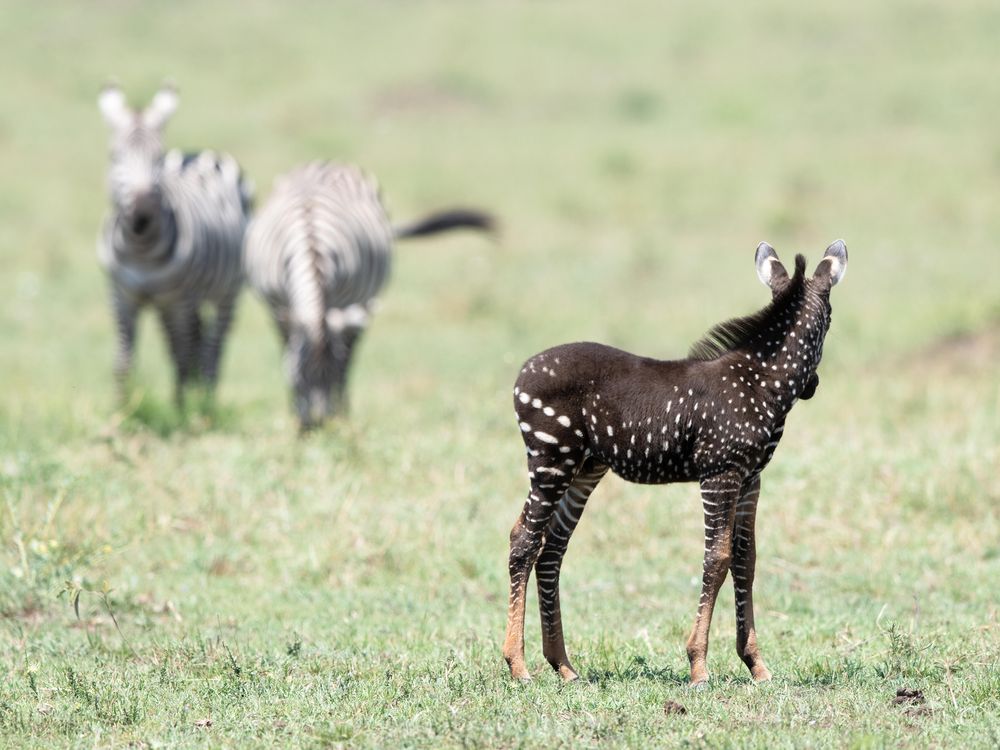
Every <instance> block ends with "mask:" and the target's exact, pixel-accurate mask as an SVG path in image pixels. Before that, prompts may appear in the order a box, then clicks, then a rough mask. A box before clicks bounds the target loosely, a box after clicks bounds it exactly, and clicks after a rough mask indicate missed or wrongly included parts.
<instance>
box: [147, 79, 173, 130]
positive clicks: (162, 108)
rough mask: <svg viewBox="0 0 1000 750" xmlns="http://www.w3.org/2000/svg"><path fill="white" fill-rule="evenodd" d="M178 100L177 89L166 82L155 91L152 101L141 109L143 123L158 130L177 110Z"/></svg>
mask: <svg viewBox="0 0 1000 750" xmlns="http://www.w3.org/2000/svg"><path fill="white" fill-rule="evenodd" d="M179 102H180V97H178V96H177V90H176V89H175V88H174V87H173V86H171V85H170V84H166V85H165V86H164V87H163V88H161V89H160V90H159V91H157V92H156V96H154V97H153V101H151V102H150V103H149V106H148V107H146V109H144V110H143V112H142V121H143V123H145V125H146V127H149V128H153V129H154V130H159V129H160V128H162V127H163V126H164V125H166V124H167V120H169V119H170V116H171V115H172V114H173V113H174V112H176V111H177V105H178V103H179Z"/></svg>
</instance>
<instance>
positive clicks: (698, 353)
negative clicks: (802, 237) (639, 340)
mask: <svg viewBox="0 0 1000 750" xmlns="http://www.w3.org/2000/svg"><path fill="white" fill-rule="evenodd" d="M805 272H806V259H805V256H804V255H796V256H795V275H794V276H793V277H792V278H791V279H789V280H788V282H787V283H786V284H785V288H784V289H782V290H781V292H780V293H779V294H778V295H777V296H776V297H775V298H774V299H773V300H772V301H771V304H769V305H768V306H767V307H765V308H763V309H761V310H758V311H757V312H755V313H753V314H752V315H747V316H745V317H742V318H732V319H731V320H727V321H725V322H723V323H719V324H718V325H717V326H714V327H713V328H712V329H711V330H709V332H708V333H706V334H705V336H704V337H703V338H702V339H700V340H699V341H697V342H695V343H694V344H692V345H691V350H690V351H689V352H688V357H689V358H690V359H695V360H699V361H703V362H707V361H709V360H713V359H718V358H719V357H721V356H722V355H724V354H728V353H729V352H733V351H736V350H738V349H740V348H742V347H743V346H745V345H746V344H748V343H749V342H750V341H752V340H753V339H754V338H755V337H756V336H757V335H758V334H760V333H761V332H762V331H766V330H767V329H768V328H769V327H770V326H772V325H773V324H774V323H775V321H777V320H778V319H780V318H783V317H784V316H785V314H786V312H787V311H788V307H789V305H790V304H791V303H792V302H794V300H795V299H797V298H798V296H799V292H800V291H801V290H802V286H803V285H804V284H805Z"/></svg>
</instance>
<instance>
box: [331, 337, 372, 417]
mask: <svg viewBox="0 0 1000 750" xmlns="http://www.w3.org/2000/svg"><path fill="white" fill-rule="evenodd" d="M364 330H365V329H364V328H353V327H352V328H345V329H344V330H343V331H341V332H340V333H339V335H337V336H335V338H334V341H333V393H332V398H331V399H330V401H329V405H328V408H327V413H328V414H346V413H347V376H348V374H349V373H350V368H351V361H352V358H353V356H354V347H355V345H357V343H358V339H360V338H361V334H362V332H363V331H364Z"/></svg>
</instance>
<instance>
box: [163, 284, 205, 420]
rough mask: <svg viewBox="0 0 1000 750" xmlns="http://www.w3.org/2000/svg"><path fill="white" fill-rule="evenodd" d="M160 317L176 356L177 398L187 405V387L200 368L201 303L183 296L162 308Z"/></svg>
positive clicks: (179, 404) (179, 403)
mask: <svg viewBox="0 0 1000 750" xmlns="http://www.w3.org/2000/svg"><path fill="white" fill-rule="evenodd" d="M160 321H161V322H162V323H163V330H164V331H165V332H166V335H167V343H168V344H169V345H170V354H171V357H172V358H173V360H174V370H175V372H176V382H175V386H174V401H175V402H176V404H177V407H178V408H181V407H183V405H184V388H185V386H186V385H187V383H188V381H190V380H191V377H192V376H193V375H195V374H196V373H197V372H198V350H199V346H198V344H199V341H200V338H201V321H200V319H199V318H198V310H197V307H196V306H195V305H194V304H193V303H192V302H190V301H189V300H180V301H178V302H176V303H174V304H173V305H171V306H170V307H166V308H162V309H161V310H160Z"/></svg>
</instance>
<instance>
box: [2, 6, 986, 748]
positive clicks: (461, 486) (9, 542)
mask: <svg viewBox="0 0 1000 750" xmlns="http://www.w3.org/2000/svg"><path fill="white" fill-rule="evenodd" d="M0 16H2V17H3V23H2V25H0V71H2V72H0V80H2V82H3V95H2V96H0V165H2V169H0V175H2V176H0V267H2V269H3V271H2V272H0V300H2V301H0V355H2V361H0V500H2V507H0V674H3V675H5V676H6V679H4V680H3V681H2V682H0V736H2V737H3V745H4V746H5V747H56V746H66V747H128V746H131V747H160V746H171V747H174V746H181V747H188V746H193V747H245V746H254V745H256V746H261V747H274V746H297V745H301V746H309V747H325V746H333V747H335V746H345V747H396V746H422V747H458V746H498V747H535V746H538V747H541V746H544V747H559V746H565V747H574V748H577V747H609V746H627V747H650V746H677V745H685V746H706V747H760V748H780V747H803V746H810V747H830V748H839V747H845V746H847V747H859V748H867V747H899V746H909V747H914V746H931V747H942V748H945V747H947V748H950V747H996V746H997V745H998V744H1000V719H998V716H1000V656H998V654H1000V632H998V624H997V619H998V597H997V593H996V592H997V585H996V581H998V580H1000V518H998V512H997V508H998V502H1000V480H998V477H1000V448H998V445H1000V389H998V382H1000V377H998V375H1000V274H998V273H997V270H998V262H997V257H998V256H997V237H1000V210H998V206H1000V135H998V133H1000V129H998V123H1000V98H998V97H996V96H994V95H993V94H994V92H995V90H996V71H997V70H998V66H1000V52H998V50H997V44H996V40H997V38H998V35H1000V9H998V8H997V7H996V5H995V3H988V2H985V1H983V2H958V3H945V2H924V3H903V2H891V3H883V4H875V3H864V2H860V1H859V0H848V1H847V2H836V3H834V2H821V3H810V4H808V6H806V5H798V4H782V3H778V2H767V3H757V4H754V9H753V10H751V9H750V8H749V7H746V8H745V7H743V6H742V5H734V4H724V3H714V2H713V3H707V4H704V3H703V4H698V5H697V6H694V5H690V6H689V5H681V4H664V3H658V2H652V1H650V2H642V3H640V2H626V3H616V4H608V3H599V2H577V3H568V2H550V3H528V2H523V3H521V2H517V3H503V2H499V1H497V2H481V3H472V2H468V3H452V2H412V3H392V2H372V3H364V4H362V3H340V4H336V5H334V4H325V3H309V4H295V5H294V6H293V5H291V4H277V3H262V2H250V3H239V4H237V3H212V4H211V5H207V4H194V3H186V2H179V3H169V4H156V5H149V6H146V5H142V6H140V5H139V4H132V3H101V4H95V3H85V4H81V3H68V2H62V3H30V4H28V3H17V4H15V3H13V2H3V3H2V5H0ZM112 75H113V76H117V77H118V79H119V80H120V81H121V83H122V84H123V85H124V87H125V89H126V90H127V91H128V92H130V94H132V95H133V96H134V97H137V98H143V97H148V96H150V95H151V94H152V92H153V91H154V90H155V88H156V86H157V85H158V84H159V82H160V81H161V80H162V79H163V78H164V77H166V76H169V77H171V78H173V79H174V80H175V81H176V82H177V83H178V85H179V87H180V90H181V107H180V110H179V111H178V113H177V115H176V117H175V119H174V122H173V123H172V124H171V126H170V128H169V132H168V140H169V142H170V143H171V144H173V145H177V146H181V147H199V146H206V145H208V146H212V147H217V148H220V149H226V150H228V151H231V152H232V153H234V154H236V155H237V156H238V157H239V158H240V160H241V162H242V163H243V164H244V165H245V167H246V169H247V171H248V172H249V173H250V174H251V175H252V176H253V177H254V178H255V179H256V181H257V185H258V190H259V193H260V194H261V195H262V196H264V195H266V194H267V192H268V191H269V188H270V183H271V180H272V178H273V176H274V175H275V174H277V173H279V172H281V171H283V170H285V169H288V168H289V167H291V166H292V165H294V164H296V163H298V162H301V161H303V160H305V159H309V158H314V157H320V156H328V157H335V158H341V159H347V160H351V161H355V162H358V163H360V164H362V165H364V166H365V167H366V168H368V169H370V170H371V171H372V172H374V173H375V174H377V175H378V176H379V179H380V181H381V183H382V186H383V189H384V193H385V195H386V197H387V200H388V202H389V204H390V206H391V208H392V210H393V214H394V216H396V217H398V218H400V219H406V218H409V217H412V216H416V215H418V214H419V213H420V212H421V211H424V210H427V209H431V208H436V207H438V206H441V205H446V204H449V203H453V202H455V201H460V202H462V203H465V204H470V205H482V206H487V207H490V208H492V209H493V210H495V211H496V212H497V213H498V214H499V215H500V217H501V218H502V220H503V225H504V231H503V236H502V240H501V242H500V243H498V244H496V245H492V244H490V243H488V242H485V241H483V240H481V239H479V238H476V237H469V236H455V237H447V238H443V239H440V240H434V241H423V242H412V243H407V244H405V245H403V246H401V247H400V248H399V254H398V256H397V263H396V267H395V271H394V278H393V281H392V283H391V286H390V287H389V288H388V290H387V292H386V294H385V295H384V305H383V308H382V310H381V311H380V313H379V315H378V317H377V319H376V321H375V323H374V325H373V328H372V330H371V333H370V335H369V336H368V337H367V338H366V340H365V341H364V342H363V343H362V345H361V349H360V353H359V358H358V362H357V368H356V370H355V372H354V380H353V413H352V417H351V419H350V421H349V422H347V423H340V424H336V425H332V426H331V427H330V428H329V429H326V430H324V431H322V432H320V433H318V434H315V435H312V436H310V437H309V438H308V439H305V440H299V439H297V438H296V434H295V424H294V420H293V419H292V417H291V414H290V413H289V408H288V397H287V393H286V389H285V385H284V383H283V378H282V370H281V363H280V354H279V350H278V344H277V341H276V337H275V335H274V333H273V332H272V331H271V329H270V327H269V325H268V322H267V319H266V315H265V314H264V312H263V310H262V309H261V307H260V305H259V304H258V303H257V301H256V300H254V299H252V298H251V297H250V296H249V295H247V296H245V297H244V298H243V300H242V303H241V307H240V310H239V319H238V323H237V325H236V328H235V331H234V333H233V336H232V339H231V343H230V346H229V349H228V351H227V354H226V359H225V364H224V374H223V382H222V385H221V388H220V391H219V394H218V403H217V406H216V408H215V409H214V410H212V411H206V410H194V411H192V412H191V413H189V414H186V415H178V414H176V413H175V412H174V410H173V408H172V406H171V405H170V394H171V385H170V378H169V375H168V370H167V367H166V359H165V356H164V347H163V343H162V339H161V336H160V333H159V331H157V330H156V328H155V326H154V325H153V320H152V316H148V318H147V319H146V320H144V322H143V325H142V327H141V330H140V336H141V339H140V345H139V362H138V371H137V373H136V378H135V382H136V386H135V398H134V401H133V403H132V404H131V406H130V408H129V409H128V410H127V412H126V413H124V414H117V415H116V414H115V413H114V410H113V399H112V393H113V391H112V387H111V376H110V369H111V357H112V350H113V341H112V333H111V325H110V317H109V314H108V311H107V303H106V286H105V281H104V279H103V278H102V275H101V272H100V270H99V269H98V267H97V263H96V259H95V256H94V245H95V242H96V235H97V228H98V225H99V221H100V218H101V216H102V213H103V212H104V211H105V197H104V194H103V190H102V184H103V182H102V180H103V171H104V164H105V150H104V144H105V139H106V134H105V132H104V129H103V124H102V123H101V120H100V117H99V115H98V112H97V108H96V102H95V99H96V92H97V91H98V89H99V87H100V86H101V84H102V83H103V82H104V81H105V80H106V78H108V77H109V76H112ZM841 236H842V237H844V238H846V240H847V242H848V245H849V247H850V252H851V261H850V269H849V271H848V274H847V276H846V278H845V280H844V282H843V284H842V285H840V286H838V287H837V288H836V289H835V290H834V294H833V307H834V324H833V328H832V330H831V333H830V335H829V337H828V339H827V344H826V347H825V352H826V354H825V359H824V362H823V365H822V368H821V385H820V389H819V391H818V393H817V396H816V398H815V399H814V400H812V401H810V402H808V403H803V404H802V405H800V406H798V407H796V409H795V411H794V412H793V413H792V415H791V417H790V419H789V424H788V429H787V430H786V434H785V438H784V440H783V442H782V445H781V447H780V448H779V450H778V453H777V456H776V458H775V460H774V462H773V463H772V465H771V466H770V467H769V468H768V470H767V472H766V473H765V475H764V490H763V493H762V498H761V507H760V514H759V520H758V535H759V556H758V560H759V562H758V569H759V572H758V582H757V589H756V596H755V599H756V602H757V607H758V611H757V621H758V622H757V624H758V628H759V635H760V638H761V645H762V649H763V653H764V655H765V658H766V659H767V661H768V664H769V666H770V667H771V669H772V671H773V672H774V674H775V680H774V681H773V682H772V683H770V684H768V685H764V686H759V687H754V686H752V685H750V684H749V681H748V675H747V673H746V670H745V668H744V667H743V665H742V663H741V662H740V661H739V659H738V658H737V656H736V654H735V651H734V648H733V644H734V637H735V619H734V616H733V613H732V608H731V601H732V589H731V584H729V583H727V584H726V587H725V588H724V589H723V593H722V596H721V599H720V602H721V604H720V607H719V609H718V611H717V614H716V620H715V623H714V625H715V627H714V628H713V631H712V635H713V642H712V648H711V650H710V655H709V666H710V669H711V671H712V675H713V680H712V683H711V686H710V687H709V688H707V689H706V690H701V691H693V690H691V689H689V688H688V687H687V685H686V674H687V665H686V658H685V655H684V640H685V637H686V634H687V630H688V628H689V627H690V624H691V622H692V619H693V616H694V608H695V605H696V603H697V599H698V587H697V585H696V577H697V576H698V574H699V572H700V565H701V543H702V538H701V531H700V529H701V516H700V507H699V503H698V500H697V494H696V491H695V489H694V488H693V487H692V486H674V487H666V488H657V487H639V486H634V485H627V484H624V483H622V482H620V481H618V480H617V479H608V480H605V482H604V483H602V485H601V487H600V488H599V489H598V490H597V492H596V494H595V496H594V499H593V500H592V502H591V503H590V505H589V510H588V511H587V515H586V518H585V519H584V520H583V522H582V523H581V526H580V529H579V531H578V532H577V534H576V536H575V537H574V540H573V544H572V548H571V550H570V552H569V554H568V558H567V563H566V567H565V573H564V576H563V603H564V608H563V609H564V619H565V623H566V629H567V640H568V647H569V650H570V653H571V655H572V656H573V658H574V661H575V665H576V666H577V668H578V669H579V670H580V671H581V674H582V675H583V677H584V679H583V680H582V681H581V683H579V684H575V685H570V686H563V685H561V684H559V681H558V679H557V678H556V676H555V675H554V674H552V673H550V672H549V671H548V668H547V667H546V666H545V665H544V661H543V659H542V657H541V648H540V643H539V634H538V624H537V616H536V615H535V614H533V612H534V609H533V608H534V606H535V604H534V597H533V595H532V596H531V597H530V598H529V611H530V612H531V614H530V617H529V620H528V629H527V636H528V638H527V640H528V643H527V653H528V660H529V665H530V666H531V668H532V669H533V670H534V671H536V672H537V674H538V677H537V679H536V680H535V682H534V683H533V684H532V685H530V686H526V687H525V686H520V685H513V684H511V683H510V682H509V680H508V678H507V676H506V668H505V666H504V665H503V664H502V661H501V659H500V641H501V639H502V636H503V628H504V623H505V616H506V613H505V604H506V585H507V584H506V564H505V560H506V543H507V533H508V530H509V528H510V525H511V523H512V522H513V520H514V518H515V517H516V515H517V513H518V511H519V509H520V505H521V502H522V500H523V496H524V493H525V491H526V489H527V485H526V479H525V467H524V465H523V448H522V446H521V444H520V440H519V438H518V431H517V428H516V426H515V422H514V419H513V414H512V411H511V406H510V390H509V389H510V387H511V385H512V382H513V378H514V375H515V373H516V372H517V368H518V367H519V365H520V363H521V361H522V360H523V359H525V358H526V357H528V356H529V355H531V354H533V353H535V352H536V351H538V350H540V349H542V348H544V347H546V346H549V345H552V344H555V343H559V342H563V341H569V340H575V339H594V340H600V341H604V342H608V343H611V344H615V345H618V346H621V347H625V348H629V349H633V350H636V351H640V352H642V353H645V354H650V355H656V356H663V357H668V356H680V355H682V354H683V353H684V352H685V351H686V350H687V346H688V344H689V343H690V342H691V341H693V340H694V339H696V338H697V337H698V336H700V335H701V334H702V333H703V332H704V330H706V329H707V328H708V327H709V326H710V325H712V324H714V323H716V322H718V321H719V320H721V319H723V318H725V317H729V316H733V315H737V314H741V313H745V312H747V311H750V310H752V309H755V308H757V307H759V306H761V305H762V304H764V303H765V302H766V300H767V293H766V290H765V289H763V287H761V286H760V285H759V284H758V282H757V280H756V278H755V275H754V271H753V267H752V258H753V250H754V247H755V246H756V244H757V242H758V241H759V240H761V239H763V238H766V239H768V240H769V241H770V242H771V243H772V244H773V245H774V246H775V247H777V249H778V251H779V253H780V254H782V256H783V257H784V258H785V259H786V260H790V259H791V256H792V255H793V254H794V252H796V251H803V252H806V253H807V254H808V256H809V258H810V261H811V263H815V262H816V261H818V258H819V253H820V252H821V251H822V249H823V248H824V247H825V246H826V244H827V243H829V242H830V241H831V240H833V239H835V238H836V237H841ZM67 582H69V584H67ZM105 582H106V583H105ZM105 586H106V587H108V588H110V593H106V594H105V593H104V591H105ZM74 593H79V599H78V602H77V603H78V605H79V606H78V608H79V616H77V614H76V612H75V611H74V605H73V598H74ZM116 622H117V626H116ZM902 687H907V688H914V689H920V690H922V691H923V693H924V695H925V696H926V703H925V704H923V706H922V707H919V706H918V707H909V708H907V707H905V706H896V705H893V702H892V701H893V697H894V696H895V693H896V690H897V689H898V688H902ZM668 700H670V701H675V702H678V703H681V704H682V705H683V706H684V707H685V708H686V709H687V712H686V713H685V714H683V715H678V714H666V713H665V712H664V709H663V706H664V703H665V701H668ZM208 721H210V722H211V724H210V725H209V724H207V723H206V722H208Z"/></svg>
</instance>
